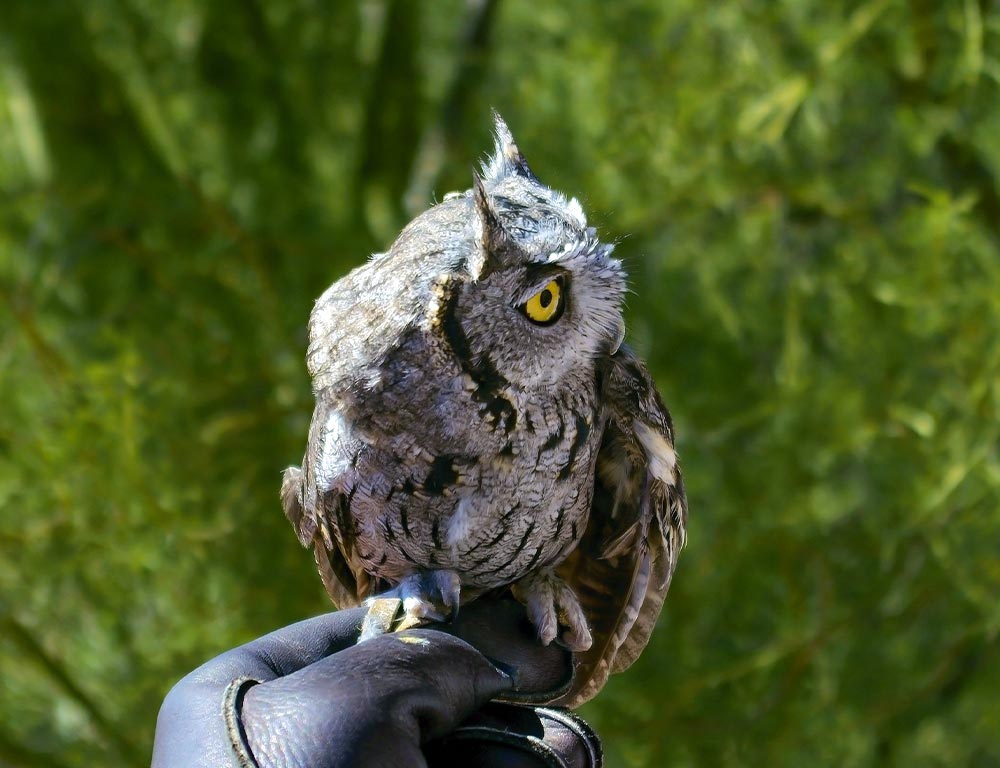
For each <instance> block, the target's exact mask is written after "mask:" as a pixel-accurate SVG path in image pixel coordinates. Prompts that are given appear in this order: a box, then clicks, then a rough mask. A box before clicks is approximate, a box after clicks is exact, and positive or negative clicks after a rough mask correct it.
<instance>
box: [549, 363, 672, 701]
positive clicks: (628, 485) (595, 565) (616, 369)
mask: <svg viewBox="0 0 1000 768" xmlns="http://www.w3.org/2000/svg"><path fill="white" fill-rule="evenodd" d="M603 394H604V400H603V403H604V407H605V409H606V411H607V426H606V427H605V432H604V439H603V442H602V444H601V450H600V453H598V457H597V472H596V476H595V488H594V500H593V506H592V509H591V513H590V522H589V524H588V526H587V531H586V533H585V534H584V537H583V540H582V541H581V542H580V544H579V546H578V547H577V548H576V550H575V551H574V552H573V553H572V554H571V555H570V556H569V558H567V560H566V561H565V562H564V563H563V565H562V566H561V567H560V568H559V569H558V573H559V574H560V575H561V576H562V577H563V578H564V579H565V580H566V582H567V583H568V584H569V586H570V587H571V588H572V589H573V591H574V592H575V593H576V595H577V597H578V598H579V599H580V604H581V605H582V606H583V608H584V611H585V612H586V614H587V618H588V620H589V621H590V625H591V631H592V634H593V636H594V645H593V646H592V647H591V648H590V649H589V650H588V651H585V652H583V653H578V654H577V665H576V680H575V681H574V685H573V688H572V689H571V690H570V691H569V692H568V693H567V694H566V696H565V697H564V698H563V699H562V700H561V701H560V703H561V704H565V705H567V706H571V707H575V706H578V705H579V704H582V703H583V702H585V701H587V700H589V699H591V698H593V696H595V695H596V694H597V692H598V691H600V689H601V688H602V687H603V686H604V684H605V683H606V682H607V679H608V676H609V675H611V674H613V673H616V672H621V671H622V670H625V669H627V668H628V667H629V666H630V665H631V664H632V662H634V661H635V660H636V659H637V658H638V657H639V654H640V653H641V652H642V650H643V649H644V648H645V647H646V643H647V642H648V641H649V637H650V634H651V633H652V631H653V628H654V626H655V625H656V620H657V618H658V617H659V615H660V609H661V608H662V606H663V600H664V598H665V597H666V595H667V590H668V588H669V586H670V579H671V576H672V575H673V572H674V568H675V567H676V565H677V555H678V553H679V551H680V549H681V548H682V547H683V545H684V542H685V538H686V534H685V529H686V525H687V502H686V500H685V496H684V485H683V480H682V478H681V472H680V467H679V465H678V464H677V461H676V454H675V453H674V450H673V425H672V423H671V420H670V413H669V412H668V411H667V409H666V407H665V406H664V405H663V401H662V400H661V399H660V396H659V393H658V392H657V390H656V387H655V385H654V384H653V381H652V379H651V378H650V376H649V373H648V371H647V370H646V368H645V366H644V365H643V364H642V362H641V361H640V360H639V359H638V358H637V357H635V355H633V354H632V353H631V351H629V350H628V349H626V348H624V347H623V348H622V349H620V350H619V351H618V353H617V354H615V355H614V356H613V357H612V358H610V360H609V363H608V368H607V371H606V373H605V376H604V392H603ZM637 424H638V425H640V426H639V428H638V429H637V428H636V425H637ZM640 435H641V437H640ZM643 438H644V439H643ZM668 451H669V454H668V455H664V454H666V453H667V452H668ZM656 452H658V454H657V453H656ZM653 468H656V469H657V470H658V471H659V472H660V475H661V476H658V475H656V474H654V473H653V472H652V471H651V470H652V469H653ZM667 469H670V470H672V471H670V472H667V471H666V470H667Z"/></svg>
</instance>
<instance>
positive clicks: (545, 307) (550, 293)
mask: <svg viewBox="0 0 1000 768" xmlns="http://www.w3.org/2000/svg"><path fill="white" fill-rule="evenodd" d="M563 304H564V301H563V289H562V280H560V279H559V278H556V279H555V280H549V282H548V283H547V284H546V285H545V287H544V288H542V290H540V291H539V292H538V293H536V294H535V295H534V296H532V297H531V298H530V299H528V300H527V301H526V302H525V303H524V304H523V305H521V311H522V312H524V314H525V315H527V316H528V319H529V320H531V321H532V322H534V323H538V324H539V325H550V324H552V323H554V322H555V321H556V320H558V319H559V316H560V315H561V314H562V311H563Z"/></svg>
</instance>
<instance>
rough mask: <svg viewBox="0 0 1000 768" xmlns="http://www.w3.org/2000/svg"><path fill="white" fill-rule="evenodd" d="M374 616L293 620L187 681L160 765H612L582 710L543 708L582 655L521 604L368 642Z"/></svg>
mask: <svg viewBox="0 0 1000 768" xmlns="http://www.w3.org/2000/svg"><path fill="white" fill-rule="evenodd" d="M364 617H365V609H363V608H356V609H351V610H346V611H339V612H337V613H331V614H327V615H325V616H319V617H317V618H315V619H309V620H307V621H303V622H300V623H298V624H293V625H292V626H289V627H285V628H284V629H280V630H278V631H277V632H273V633H271V634H269V635H266V636H264V637H262V638H260V639H258V640H255V641H253V642H251V643H249V644H247V645H244V646H241V647H240V648H236V649H234V650H232V651H229V652H227V653H224V654H223V655H221V656H219V657H217V658H215V659H213V660H212V661H210V662H208V663H207V664H205V665H203V666H201V667H199V668H198V669H196V670H195V671H194V672H192V673H191V674H189V675H188V676H187V677H185V678H184V679H182V680H181V681H180V682H179V683H177V685H175V686H174V688H173V689H172V690H171V691H170V693H169V694H168V695H167V697H166V699H165V700H164V702H163V705H162V707H161V709H160V714H159V718H158V720H157V726H156V739H155V742H154V746H153V768H175V767H178V768H179V767H180V766H185V767H189V766H190V767H191V768H195V767H198V766H240V767H241V768H248V767H254V768H306V767H309V768H340V767H341V766H358V767H359V768H366V767H367V766H382V765H384V766H393V767H395V766H411V765H413V766H424V765H429V766H447V765H484V766H505V767H506V768H512V767H514V766H560V767H562V766H565V767H567V768H568V767H570V766H597V765H600V764H601V753H600V742H599V741H598V739H597V737H596V736H595V735H594V734H593V732H592V731H591V730H590V729H589V727H587V726H586V724H585V723H583V721H582V720H580V719H579V718H577V717H575V716H574V715H572V714H571V713H569V712H568V711H566V710H559V709H549V708H545V707H536V706H530V705H532V704H537V703H541V702H545V701H550V700H554V699H556V698H558V697H559V696H560V695H561V694H562V693H563V692H565V690H566V689H567V688H568V686H569V684H570V682H571V681H572V659H571V656H570V654H569V653H568V652H566V651H564V650H562V649H560V648H557V647H555V646H549V647H547V648H546V647H543V646H542V645H541V644H540V643H539V642H538V641H537V639H536V638H535V636H534V632H533V630H532V629H531V626H530V624H529V622H528V620H527V618H526V616H525V614H524V610H523V608H522V607H521V606H520V605H519V604H518V603H516V602H514V601H513V600H510V599H503V600H486V599H481V600H477V601H476V602H474V603H471V604H470V605H468V606H465V607H463V608H462V611H461V612H460V614H459V617H458V618H457V619H456V621H455V622H454V623H452V624H449V625H435V628H434V629H411V630H406V631H405V632H397V633H392V634H388V635H383V636H381V637H377V638H375V639H373V640H368V641H366V642H364V643H361V644H359V645H356V644H355V641H356V640H357V637H358V634H359V631H360V628H361V623H362V620H363V619H364ZM491 700H494V703H490V704H488V705H487V706H484V705H486V704H487V702H490V701H491ZM497 701H502V702H505V703H496V702H497Z"/></svg>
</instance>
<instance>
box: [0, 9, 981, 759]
mask: <svg viewBox="0 0 1000 768" xmlns="http://www.w3.org/2000/svg"><path fill="white" fill-rule="evenodd" d="M998 97H1000V6H998V5H997V3H996V2H991V1H990V0H964V1H963V0H956V1H941V2H938V1H937V0H857V1H855V2H846V3H844V2H825V1H823V0H781V1H773V0H719V1H718V2H713V3H703V2H698V1H697V0H673V1H672V2H670V3H661V2H657V1H656V0H635V1H634V2H633V1H630V2H614V3H612V2H606V1H605V0H588V1H587V2H572V3H571V2H552V3H543V2H526V1H524V0H503V1H502V2H496V1H495V0H474V1H473V2H465V1H460V0H444V1H441V2H435V3H433V4H431V3H425V4H417V3H415V2H407V1H406V0H383V1H381V2H377V1H375V0H372V1H371V2H362V3H359V4H352V3H346V2H331V3H327V2H319V1H318V0H274V1H272V0H268V1H267V2H265V1H264V0H79V1H78V2H69V1H68V0H35V1H33V2H31V1H28V0H5V2H4V3H3V4H2V7H0V403H2V405H0V666H2V669H0V691H2V693H0V765H3V766H55V768H60V767H68V766H89V765H105V766H116V765H122V766H124V765H142V764H147V763H148V759H149V751H150V745H151V740H152V732H153V726H154V721H155V716H156V711H157V708H158V706H159V702H160V700H161V699H162V697H163V695H164V694H165V693H166V691H167V690H168V688H169V687H170V685H171V684H172V683H173V682H174V681H175V680H176V679H177V678H178V677H180V676H181V675H182V674H183V673H185V672H187V671H188V670H190V669H192V668H193V667H195V666H197V665H198V664H199V663H200V662H202V661H203V660H205V659H207V658H209V657H211V656H213V655H214V654H216V653H217V652H220V651H222V650H224V649H226V648H229V647H231V646H233V645H235V644H238V643H241V642H243V641H246V640H249V639H251V638H253V637H256V636H258V635H260V634H262V633H264V632H265V631H267V630H270V629H272V628H275V627H278V626H281V625H283V624H286V623H289V622H292V621H294V620H296V619H299V618H301V617H304V616H307V615H310V614H314V613H317V612H321V611H323V610H326V609H327V607H328V604H327V602H326V599H325V597H324V595H323V593H322V589H321V587H320V585H319V580H318V578H316V576H315V574H314V572H313V566H312V562H311V557H310V556H309V554H308V553H306V552H305V551H302V550H301V549H300V548H299V546H298V544H297V543H296V541H295V538H294V536H293V535H292V531H291V529H290V528H289V526H288V525H287V523H286V521H285V520H284V517H283V515H282V513H281V510H280V508H279V505H278V502H277V488H278V484H279V480H280V475H279V472H280V470H281V469H282V468H283V467H284V466H285V465H287V464H289V463H295V462H297V461H298V459H299V458H300V457H301V452H302V449H303V446H304V444H305V436H306V429H307V425H308V419H309V416H310V412H311V394H310V390H309V383H308V380H307V376H306V372H305V365H304V362H303V355H304V348H305V326H306V319H307V316H308V313H309V310H310V307H311V303H312V301H313V299H314V298H315V297H316V296H318V295H319V294H320V293H321V291H322V290H323V289H324V288H325V287H326V286H327V285H328V284H329V283H330V282H332V281H333V280H334V279H335V278H337V277H338V276H339V275H341V274H343V273H344V272H345V271H347V270H348V269H349V268H351V267H352V266H355V265H357V264H359V263H361V262H362V260H363V259H364V258H365V257H366V256H367V255H368V254H369V253H371V252H373V251H375V250H379V249H381V248H384V247H385V246H386V245H387V244H388V243H389V242H390V241H391V239H392V237H393V236H394V234H395V233H396V231H398V229H399V227H400V226H401V225H402V224H403V223H404V222H405V221H406V220H407V219H408V218H409V216H410V215H411V214H412V213H414V212H416V211H419V210H421V209H423V208H424V207H425V206H426V205H427V204H428V203H429V202H430V201H431V200H433V199H439V198H440V197H441V196H442V195H443V194H444V193H445V192H447V191H449V190H452V189H456V188H457V189H462V188H466V187H467V186H468V185H469V182H470V166H471V165H472V163H473V162H474V161H476V160H477V159H478V158H480V157H481V156H482V154H483V152H484V151H485V150H486V149H487V148H488V146H489V135H488V134H489V127H490V118H489V108H490V107H491V106H494V107H496V108H498V109H499V110H500V111H501V112H502V113H503V114H504V115H505V117H506V118H507V120H508V122H509V123H510V124H511V126H512V128H513V129H514V131H515V134H516V135H517V137H518V140H519V143H520V145H521V147H522V149H523V150H524V151H525V153H526V154H527V156H528V159H529V161H530V162H531V163H532V165H533V167H534V169H535V171H536V172H537V173H538V174H539V176H541V178H543V179H544V180H545V181H547V182H548V183H550V184H552V185H553V186H556V187H557V188H559V189H562V190H565V191H567V192H569V193H571V194H575V195H577V196H579V197H580V198H581V199H582V200H583V202H584V205H585V208H586V209H587V210H588V211H589V212H590V214H591V218H592V220H593V221H595V222H596V223H597V224H598V225H599V226H600V227H601V229H602V231H603V232H604V233H605V234H606V236H607V237H608V238H613V239H621V244H620V245H619V248H618V253H619V254H620V255H621V256H622V257H624V258H625V259H626V260H627V264H628V267H629V270H630V272H631V276H632V285H633V287H634V289H635V295H634V296H633V297H632V298H631V299H630V302H629V307H628V319H629V322H630V338H631V340H632V342H633V343H634V344H635V345H636V346H637V347H638V348H639V350H640V351H641V352H642V353H643V354H644V355H645V356H647V357H648V359H649V360H650V362H651V365H652V367H653V370H654V372H655V375H656V378H657V380H658V382H659V384H660V386H661V389H662V390H663V392H664V394H665V397H666V399H667V401H668V403H669V404H670V406H671V408H672V409H673V411H674V414H675V417H676V421H677V428H678V432H679V435H680V449H681V454H682V457H683V460H684V463H685V469H686V476H687V480H688V487H689V494H690V504H691V519H690V529H689V530H690V545H689V547H688V549H687V551H686V552H685V553H684V555H683V557H682V559H681V564H680V568H679V572H678V575H677V578H676V580H675V584H674V587H673V589H672V594H671V596H670V599H669V600H668V601H667V607H666V610H665V613H664V616H663V618H662V620H661V626H660V627H659V629H658V632H657V634H656V635H655V636H654V639H653V642H652V644H651V646H650V648H649V650H648V651H647V653H646V654H645V656H644V657H643V658H642V659H641V661H640V662H639V663H638V664H637V665H636V666H635V667H633V669H632V670H630V671H629V672H628V673H627V674H625V675H621V676H619V677H618V678H616V679H615V680H613V682H612V683H611V684H610V685H609V686H608V687H607V688H606V689H605V691H604V693H603V694H602V695H601V696H600V697H599V698H598V699H597V700H596V701H595V702H593V703H592V704H590V705H588V706H587V707H586V708H585V710H584V714H585V715H586V716H587V717H588V718H590V719H591V720H592V722H593V723H594V724H595V725H596V727H597V728H598V729H599V731H600V732H601V733H602V734H603V736H604V738H605V742H606V744H607V749H608V753H609V754H608V757H609V764H610V765H612V766H625V765H671V766H742V765H813V766H842V765H861V766H867V765H906V766H958V765H970V766H998V765H1000V696H998V694H997V691H998V690H1000V649H998V642H997V635H998V629H1000V599H998V598H1000V558H998V555H1000V452H998V438H1000V420H998V404H1000V248H998V243H1000V98H998Z"/></svg>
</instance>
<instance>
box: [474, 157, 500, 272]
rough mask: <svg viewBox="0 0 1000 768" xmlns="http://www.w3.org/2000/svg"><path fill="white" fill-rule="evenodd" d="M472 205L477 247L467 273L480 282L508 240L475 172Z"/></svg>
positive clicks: (494, 264) (491, 267) (490, 269)
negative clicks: (475, 222) (474, 215)
mask: <svg viewBox="0 0 1000 768" xmlns="http://www.w3.org/2000/svg"><path fill="white" fill-rule="evenodd" d="M472 205H473V207H474V208H475V211H476V221H477V229H478V232H477V237H476V241H477V246H478V247H477V249H476V251H475V253H473V255H472V256H471V257H470V258H469V273H470V274H471V275H472V278H473V279H474V280H481V279H482V278H484V277H486V276H487V275H488V274H489V273H490V272H492V271H493V270H494V269H495V268H496V262H497V260H498V258H499V255H500V253H501V252H502V251H503V250H504V249H505V248H506V247H507V245H508V244H509V238H508V236H507V233H506V232H505V231H504V228H503V224H501V223H500V217H499V216H497V212H496V211H495V210H494V209H493V204H492V203H491V202H490V198H489V195H488V194H487V192H486V187H485V185H484V183H483V179H482V178H481V177H480V176H479V174H478V173H476V172H475V171H473V172H472Z"/></svg>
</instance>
